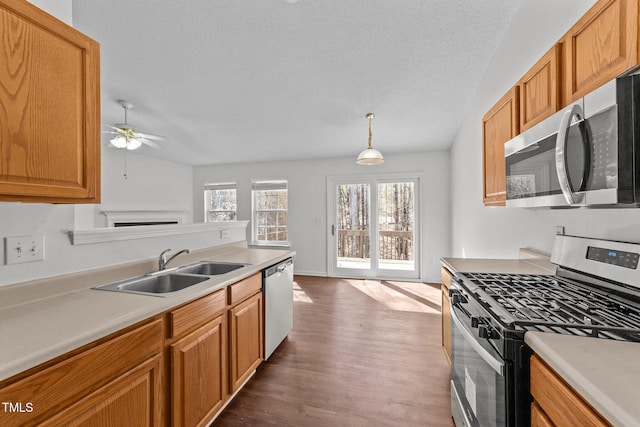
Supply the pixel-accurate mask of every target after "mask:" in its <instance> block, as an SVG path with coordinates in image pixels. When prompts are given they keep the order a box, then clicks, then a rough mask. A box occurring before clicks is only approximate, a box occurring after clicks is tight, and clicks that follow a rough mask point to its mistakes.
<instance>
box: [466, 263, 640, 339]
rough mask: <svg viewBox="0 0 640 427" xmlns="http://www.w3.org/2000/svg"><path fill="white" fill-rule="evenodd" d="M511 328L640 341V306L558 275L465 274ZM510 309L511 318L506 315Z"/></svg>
mask: <svg viewBox="0 0 640 427" xmlns="http://www.w3.org/2000/svg"><path fill="white" fill-rule="evenodd" d="M463 276H464V277H466V278H468V279H470V280H471V282H472V283H473V284H474V285H475V288H473V287H472V292H475V293H476V295H477V296H478V297H479V300H480V302H481V303H483V305H484V306H485V308H486V309H487V310H489V311H490V312H493V313H494V314H495V315H496V317H498V318H501V319H503V320H504V322H503V323H505V326H506V327H511V328H515V329H518V330H525V331H526V330H537V331H548V332H557V333H564V334H572V335H581V336H596V337H602V338H611V339H619V340H630V341H640V309H639V308H637V307H636V306H634V305H633V304H627V303H625V302H624V300H623V299H622V298H619V297H618V298H613V297H612V296H611V295H610V294H609V293H608V292H606V291H604V290H599V289H595V288H592V287H590V286H588V285H583V284H581V283H579V282H574V281H570V280H566V279H563V278H560V277H557V276H544V275H530V274H495V273H464V274H463ZM505 311H506V313H508V315H509V316H508V317H507V316H505V315H504V314H505Z"/></svg>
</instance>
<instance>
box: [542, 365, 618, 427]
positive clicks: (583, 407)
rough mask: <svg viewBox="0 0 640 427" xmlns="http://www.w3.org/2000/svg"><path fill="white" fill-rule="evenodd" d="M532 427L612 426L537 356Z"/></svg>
mask: <svg viewBox="0 0 640 427" xmlns="http://www.w3.org/2000/svg"><path fill="white" fill-rule="evenodd" d="M530 369H531V381H530V387H531V395H532V396H533V403H532V404H531V426H532V427H534V426H544V427H553V426H557V427H565V426H592V427H600V426H611V424H610V423H609V422H607V421H606V420H605V419H604V418H603V417H602V416H601V415H600V414H599V413H598V412H597V411H596V410H595V409H593V408H592V407H591V405H589V404H588V403H587V402H585V400H584V399H583V398H582V397H581V396H580V395H578V394H577V393H576V391H575V390H574V389H573V388H571V387H570V386H569V385H568V384H567V383H566V382H565V381H564V380H563V379H562V378H560V376H559V375H558V374H557V373H556V372H555V371H554V370H553V369H551V368H550V367H549V366H548V365H547V364H546V363H545V362H543V361H542V359H540V358H539V357H538V356H537V355H535V354H534V355H533V356H532V357H531V368H530Z"/></svg>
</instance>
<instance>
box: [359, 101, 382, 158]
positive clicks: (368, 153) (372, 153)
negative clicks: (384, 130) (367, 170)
mask: <svg viewBox="0 0 640 427" xmlns="http://www.w3.org/2000/svg"><path fill="white" fill-rule="evenodd" d="M365 117H366V118H367V119H368V120H369V146H368V148H367V149H366V150H363V151H362V152H361V153H360V154H359V155H358V160H356V163H358V164H359V165H379V164H382V163H384V157H382V154H381V153H380V152H379V151H378V150H376V149H375V148H371V135H372V134H371V119H373V117H374V116H373V113H368V114H367V115H366V116H365Z"/></svg>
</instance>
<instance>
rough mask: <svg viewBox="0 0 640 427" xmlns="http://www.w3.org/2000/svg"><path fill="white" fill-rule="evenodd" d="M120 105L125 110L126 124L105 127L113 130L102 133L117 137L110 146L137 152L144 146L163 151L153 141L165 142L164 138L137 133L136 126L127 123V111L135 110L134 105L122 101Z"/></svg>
mask: <svg viewBox="0 0 640 427" xmlns="http://www.w3.org/2000/svg"><path fill="white" fill-rule="evenodd" d="M118 103H119V104H120V105H121V106H122V108H124V123H116V124H115V125H113V126H111V125H105V126H107V127H109V128H111V130H103V131H102V133H106V134H109V135H115V136H114V137H113V139H111V141H109V142H110V145H111V146H113V147H116V148H126V149H127V150H135V149H137V148H140V147H141V146H142V144H145V145H148V146H150V147H153V148H156V149H161V148H162V147H161V146H160V145H158V144H156V143H155V142H153V141H152V140H155V141H165V140H166V138H165V137H164V136H158V135H150V134H147V133H140V132H137V131H136V128H135V126H131V125H130V124H129V123H127V111H129V110H131V109H133V104H132V103H130V102H129V101H124V100H120V101H118Z"/></svg>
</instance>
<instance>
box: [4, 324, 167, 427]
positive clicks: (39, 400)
mask: <svg viewBox="0 0 640 427" xmlns="http://www.w3.org/2000/svg"><path fill="white" fill-rule="evenodd" d="M161 343H162V323H161V320H155V321H153V322H151V323H148V324H146V325H143V326H140V327H139V328H137V329H134V330H131V331H129V332H126V333H124V334H122V335H120V336H117V337H115V338H112V339H110V340H109V341H107V342H104V343H102V344H99V345H96V346H94V347H90V348H88V349H87V350H85V351H82V352H81V353H78V354H75V355H73V356H71V357H69V358H67V359H65V360H62V361H61V362H59V363H56V364H55V365H53V366H50V367H48V368H45V369H43V370H41V371H39V372H36V373H34V374H33V375H30V376H28V377H25V378H22V379H20V380H18V381H16V382H13V383H9V384H8V385H6V386H4V387H2V386H0V396H2V400H3V401H4V402H18V403H21V404H22V405H23V407H24V406H25V405H26V404H27V403H30V404H31V405H32V408H33V412H30V413H24V412H0V425H2V426H14V425H15V426H19V425H35V424H39V423H41V422H43V421H44V420H47V419H49V418H50V417H52V416H53V415H55V414H56V413H59V412H60V411H61V410H63V409H64V408H68V407H69V406H70V405H73V404H75V403H76V402H77V401H78V399H79V398H80V397H82V396H86V395H89V394H90V393H93V392H94V391H95V390H97V389H99V388H101V387H103V386H105V385H107V384H108V383H110V382H111V381H113V379H115V378H117V377H118V376H121V375H123V374H125V373H126V372H127V371H129V370H131V369H132V368H133V367H135V366H138V365H140V364H141V363H143V362H145V361H148V360H151V359H153V358H154V357H158V356H159V355H160V354H161V351H162V344H161ZM9 381H11V380H9Z"/></svg>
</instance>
